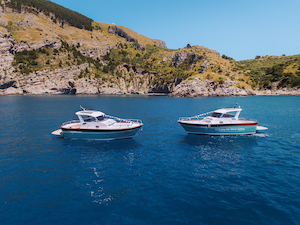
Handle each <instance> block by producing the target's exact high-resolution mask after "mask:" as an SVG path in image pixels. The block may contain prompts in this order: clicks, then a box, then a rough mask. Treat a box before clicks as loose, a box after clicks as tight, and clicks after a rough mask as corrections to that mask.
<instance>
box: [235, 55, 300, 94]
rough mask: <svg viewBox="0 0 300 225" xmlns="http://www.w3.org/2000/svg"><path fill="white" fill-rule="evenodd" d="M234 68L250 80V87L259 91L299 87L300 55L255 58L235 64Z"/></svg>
mask: <svg viewBox="0 0 300 225" xmlns="http://www.w3.org/2000/svg"><path fill="white" fill-rule="evenodd" d="M235 65H236V67H237V68H238V69H240V70H243V71H244V72H246V75H248V76H250V77H251V79H252V86H253V87H259V88H260V89H270V88H272V83H275V85H276V86H277V88H284V87H292V88H293V87H300V55H295V56H288V57H258V56H257V57H256V58H255V59H254V60H245V61H239V62H236V64H235Z"/></svg>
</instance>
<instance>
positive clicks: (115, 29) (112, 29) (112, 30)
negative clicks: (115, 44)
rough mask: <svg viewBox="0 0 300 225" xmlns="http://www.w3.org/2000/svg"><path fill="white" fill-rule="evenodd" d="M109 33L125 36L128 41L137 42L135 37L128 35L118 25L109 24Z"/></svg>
mask: <svg viewBox="0 0 300 225" xmlns="http://www.w3.org/2000/svg"><path fill="white" fill-rule="evenodd" d="M108 33H112V34H116V35H118V36H120V37H123V38H125V39H126V41H128V42H137V40H136V39H134V38H133V37H131V36H130V35H128V34H127V33H126V32H125V31H124V30H123V29H121V28H119V27H117V26H113V27H112V26H109V28H108Z"/></svg>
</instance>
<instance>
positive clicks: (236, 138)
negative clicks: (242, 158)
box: [182, 134, 258, 149]
mask: <svg viewBox="0 0 300 225" xmlns="http://www.w3.org/2000/svg"><path fill="white" fill-rule="evenodd" d="M257 138H258V137H256V136H255V135H228V136H210V135H195V134H187V135H185V136H184V138H183V140H182V142H183V143H184V144H188V145H190V146H194V147H203V148H204V147H207V146H210V147H213V148H217V149H219V148H221V149H237V148H252V147H255V146H257Z"/></svg>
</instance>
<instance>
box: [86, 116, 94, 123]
mask: <svg viewBox="0 0 300 225" xmlns="http://www.w3.org/2000/svg"><path fill="white" fill-rule="evenodd" d="M83 120H84V122H95V121H96V119H95V118H94V117H91V116H87V117H84V118H83Z"/></svg>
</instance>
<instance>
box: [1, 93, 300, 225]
mask: <svg viewBox="0 0 300 225" xmlns="http://www.w3.org/2000/svg"><path fill="white" fill-rule="evenodd" d="M235 103H239V105H241V106H242V108H243V112H242V114H241V117H243V118H247V119H250V118H252V119H257V120H258V121H259V125H262V126H267V127H268V128H269V130H268V131H267V132H265V133H264V134H258V135H252V136H248V135H247V136H229V137H227V136H220V137H217V136H216V137H210V136H198V135H188V134H186V132H185V131H184V129H183V128H182V127H181V126H180V125H179V124H178V123H177V120H178V118H179V117H181V116H192V115H197V114H199V113H203V112H207V111H211V110H214V109H218V108H222V107H232V106H234V104H235ZM79 105H82V106H83V107H85V108H88V109H96V110H101V111H104V112H105V113H107V114H109V115H114V116H118V117H122V118H138V119H141V120H143V122H144V124H145V125H144V127H143V130H142V131H141V132H138V134H137V135H136V136H135V137H134V138H133V139H126V140H117V141H83V140H67V139H59V138H55V137H52V136H51V132H52V131H53V130H55V129H57V128H59V126H60V125H61V123H63V122H65V121H69V120H72V119H76V115H75V114H74V113H75V112H76V111H78V110H79ZM0 115H1V119H0V224H300V97H297V96H253V97H232V98H229V97H224V98H223V97H217V98H215V97H208V98H168V97H166V96H148V97H147V96H133V97H116V96H114V97H111V96H0Z"/></svg>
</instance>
